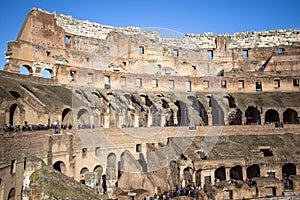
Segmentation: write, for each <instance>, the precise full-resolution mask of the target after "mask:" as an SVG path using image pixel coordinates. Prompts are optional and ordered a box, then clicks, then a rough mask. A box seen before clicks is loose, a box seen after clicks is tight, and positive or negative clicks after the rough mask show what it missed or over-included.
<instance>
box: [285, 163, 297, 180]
mask: <svg viewBox="0 0 300 200" xmlns="http://www.w3.org/2000/svg"><path fill="white" fill-rule="evenodd" d="M281 170H282V176H284V175H285V176H286V177H287V178H288V177H289V176H291V175H296V174H297V168H296V165H295V164H293V163H286V164H284V165H283V166H282V169H281Z"/></svg>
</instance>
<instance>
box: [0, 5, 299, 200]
mask: <svg viewBox="0 0 300 200" xmlns="http://www.w3.org/2000/svg"><path fill="white" fill-rule="evenodd" d="M5 56H6V64H5V66H4V70H3V71H0V82H1V84H0V105H1V106H0V113H1V114H0V125H1V127H3V129H1V133H0V141H1V145H0V158H1V159H0V199H9V200H12V199H113V198H118V199H128V198H131V199H133V198H135V199H144V198H145V197H146V195H147V194H148V195H150V196H152V197H153V196H154V194H163V193H164V192H172V195H173V196H175V194H176V195H179V194H180V195H182V196H185V198H195V199H216V200H217V199H219V200H221V199H258V198H260V199H271V198H278V199H289V198H291V199H300V137H299V133H300V126H299V115H298V113H299V112H300V106H299V98H300V95H299V94H300V93H299V90H300V85H299V79H300V31H299V30H269V31H263V32H242V33H235V34H233V35H230V34H218V35H216V34H213V33H204V34H190V33H189V34H185V35H182V36H180V37H178V38H166V37H161V36H160V35H159V32H157V31H154V30H153V31H150V30H143V29H141V28H138V27H124V28H121V27H112V26H107V25H102V24H98V23H94V22H89V21H84V20H77V19H74V18H72V17H71V16H66V15H62V14H58V13H49V12H47V11H43V10H41V9H37V8H33V9H32V10H31V11H30V12H29V13H28V15H27V17H26V19H25V20H24V23H23V26H22V28H21V30H20V32H19V35H18V37H17V38H16V40H15V41H9V42H8V46H7V51H6V52H5ZM181 188H182V189H183V190H182V191H187V193H185V192H183V193H178V191H180V190H179V189H181ZM188 191H189V192H188ZM188 196H189V197H188Z"/></svg>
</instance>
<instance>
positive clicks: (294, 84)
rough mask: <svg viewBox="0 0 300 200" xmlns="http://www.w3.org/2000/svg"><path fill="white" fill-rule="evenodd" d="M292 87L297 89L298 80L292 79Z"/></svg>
mask: <svg viewBox="0 0 300 200" xmlns="http://www.w3.org/2000/svg"><path fill="white" fill-rule="evenodd" d="M293 86H294V87H299V78H295V79H293Z"/></svg>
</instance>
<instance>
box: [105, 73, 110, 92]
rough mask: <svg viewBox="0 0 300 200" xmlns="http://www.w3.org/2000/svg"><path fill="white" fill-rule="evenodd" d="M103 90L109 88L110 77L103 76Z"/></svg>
mask: <svg viewBox="0 0 300 200" xmlns="http://www.w3.org/2000/svg"><path fill="white" fill-rule="evenodd" d="M104 88H105V89H109V88H110V76H107V75H105V76H104Z"/></svg>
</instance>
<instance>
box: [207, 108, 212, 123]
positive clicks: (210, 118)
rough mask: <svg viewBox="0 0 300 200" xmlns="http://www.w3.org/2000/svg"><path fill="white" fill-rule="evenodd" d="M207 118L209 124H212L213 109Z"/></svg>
mask: <svg viewBox="0 0 300 200" xmlns="http://www.w3.org/2000/svg"><path fill="white" fill-rule="evenodd" d="M207 119H208V122H207V123H208V124H207V125H209V126H212V114H211V111H208V112H207Z"/></svg>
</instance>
